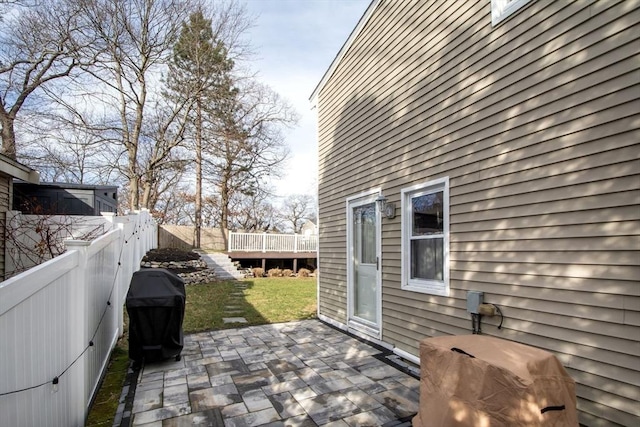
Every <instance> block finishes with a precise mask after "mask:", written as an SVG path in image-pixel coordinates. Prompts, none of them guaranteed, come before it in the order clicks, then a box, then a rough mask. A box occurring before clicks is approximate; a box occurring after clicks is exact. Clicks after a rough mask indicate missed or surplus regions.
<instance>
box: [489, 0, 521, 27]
mask: <svg viewBox="0 0 640 427" xmlns="http://www.w3.org/2000/svg"><path fill="white" fill-rule="evenodd" d="M529 1H530V0H491V25H493V26H496V25H498V24H499V23H500V22H502V21H504V20H505V19H507V17H509V16H510V15H511V14H513V13H515V12H516V11H517V10H518V9H520V8H522V7H523V6H524V5H525V4H527V3H529Z"/></svg>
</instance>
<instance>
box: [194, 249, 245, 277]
mask: <svg viewBox="0 0 640 427" xmlns="http://www.w3.org/2000/svg"><path fill="white" fill-rule="evenodd" d="M196 252H197V253H198V254H199V255H200V257H201V258H202V260H204V261H205V262H206V263H207V266H208V267H209V268H210V269H212V270H213V271H214V273H215V275H216V277H217V278H218V279H223V280H239V279H243V278H244V273H242V272H240V271H238V267H237V266H236V265H235V264H234V263H233V262H232V261H231V259H229V257H228V256H227V255H226V254H223V253H218V252H214V253H205V252H200V251H196Z"/></svg>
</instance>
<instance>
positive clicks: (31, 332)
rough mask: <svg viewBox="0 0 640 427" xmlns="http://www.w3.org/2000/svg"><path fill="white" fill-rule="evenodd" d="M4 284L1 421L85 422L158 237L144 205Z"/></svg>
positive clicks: (0, 290) (0, 296)
mask: <svg viewBox="0 0 640 427" xmlns="http://www.w3.org/2000/svg"><path fill="white" fill-rule="evenodd" d="M105 221H106V222H111V224H112V226H111V227H110V231H108V232H107V233H106V234H104V235H103V236H101V237H99V238H98V239H96V240H94V241H91V242H87V241H67V247H68V250H67V252H66V253H64V254H62V255H60V256H58V257H56V258H53V259H51V260H49V261H47V262H45V263H43V264H40V265H38V266H36V267H33V268H31V269H30V270H28V271H25V272H24V273H21V274H19V275H17V276H14V277H12V278H11V279H8V280H6V281H4V282H1V283H0V343H1V345H0V414H2V416H1V417H0V418H1V419H2V421H1V422H0V424H2V425H7V426H16V427H20V426H44V425H46V426H53V427H56V426H60V427H65V426H83V425H84V422H85V418H86V415H87V412H88V409H89V404H90V402H91V400H92V398H93V396H94V395H95V393H96V392H97V387H98V382H99V380H100V377H101V376H102V374H103V372H104V370H105V369H106V367H107V363H108V361H109V355H110V353H111V350H112V349H113V347H114V346H115V343H116V340H117V339H118V337H119V336H120V335H121V334H122V318H123V304H124V302H125V298H126V294H127V291H128V288H129V282H130V280H131V276H132V274H133V272H134V271H136V270H137V269H138V268H139V265H140V260H141V259H142V257H143V256H144V254H145V253H146V252H147V251H148V250H149V249H152V248H154V247H156V243H157V240H156V239H157V231H156V225H155V223H154V221H153V220H152V218H151V216H150V215H149V213H148V212H147V211H142V212H140V213H139V214H135V215H127V216H124V217H114V216H111V217H106V218H105Z"/></svg>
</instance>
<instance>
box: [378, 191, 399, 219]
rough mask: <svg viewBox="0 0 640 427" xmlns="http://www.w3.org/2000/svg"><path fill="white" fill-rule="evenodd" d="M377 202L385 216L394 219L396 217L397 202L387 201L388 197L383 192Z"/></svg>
mask: <svg viewBox="0 0 640 427" xmlns="http://www.w3.org/2000/svg"><path fill="white" fill-rule="evenodd" d="M376 203H377V204H378V207H379V208H380V212H382V215H384V216H385V218H389V219H393V218H395V217H396V204H395V203H389V202H387V198H386V197H384V195H383V194H382V193H380V194H379V195H378V197H377V198H376Z"/></svg>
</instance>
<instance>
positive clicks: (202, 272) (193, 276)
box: [140, 259, 216, 285]
mask: <svg viewBox="0 0 640 427" xmlns="http://www.w3.org/2000/svg"><path fill="white" fill-rule="evenodd" d="M140 267H144V268H166V269H168V270H181V269H185V268H198V269H199V270H197V271H192V272H188V273H178V276H180V277H181V278H182V280H184V284H185V285H192V284H197V283H209V282H213V281H215V280H216V274H215V273H214V271H213V269H211V268H207V263H206V262H205V261H204V260H202V259H194V260H190V261H164V262H158V261H143V262H141V263H140Z"/></svg>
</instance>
